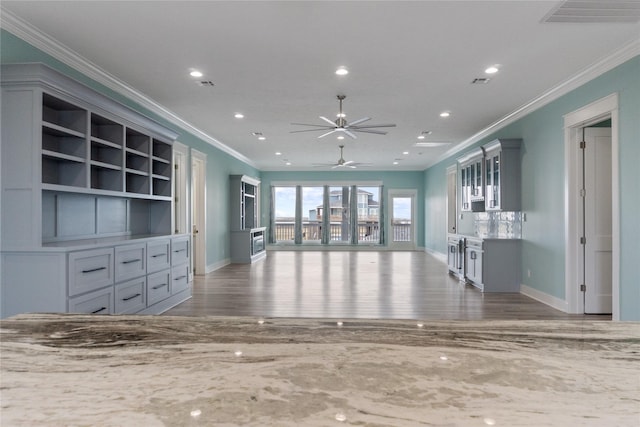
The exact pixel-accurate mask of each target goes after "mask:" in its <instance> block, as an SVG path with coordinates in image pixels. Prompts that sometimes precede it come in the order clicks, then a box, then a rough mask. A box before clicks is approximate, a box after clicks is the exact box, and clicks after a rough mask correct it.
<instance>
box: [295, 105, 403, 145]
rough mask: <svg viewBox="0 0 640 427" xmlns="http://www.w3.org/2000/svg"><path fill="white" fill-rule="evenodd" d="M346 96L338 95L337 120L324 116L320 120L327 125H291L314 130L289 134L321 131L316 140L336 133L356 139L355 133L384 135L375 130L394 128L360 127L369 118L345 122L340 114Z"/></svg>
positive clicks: (383, 125) (343, 115) (382, 132)
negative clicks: (311, 127)
mask: <svg viewBox="0 0 640 427" xmlns="http://www.w3.org/2000/svg"><path fill="white" fill-rule="evenodd" d="M346 97H347V96H346V95H338V96H337V98H338V102H339V103H340V112H339V113H338V115H337V117H338V118H337V119H336V120H335V121H334V120H330V119H328V118H326V117H324V116H320V119H321V120H323V121H325V122H326V123H327V124H325V125H317V124H308V123H291V124H292V125H295V126H313V127H314V128H315V129H303V130H292V131H291V132H290V133H298V132H314V131H323V132H324V133H323V134H321V135H320V136H318V138H324V137H325V136H328V135H331V134H333V133H336V132H340V133H343V134H345V135H347V136H349V137H350V138H352V139H357V138H358V137H357V136H356V132H362V133H372V134H376V135H386V134H387V132H385V131H382V130H378V129H375V128H385V127H387V128H388V127H395V126H396V125H395V124H391V123H389V124H380V125H361V123H364V122H366V121H369V120H371V117H363V118H361V119H358V120H355V121H353V122H351V123H349V122H347V119H346V118H345V114H344V113H343V112H342V101H344V99H345V98H346Z"/></svg>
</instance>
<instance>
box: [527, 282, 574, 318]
mask: <svg viewBox="0 0 640 427" xmlns="http://www.w3.org/2000/svg"><path fill="white" fill-rule="evenodd" d="M520 293H521V294H523V295H526V296H528V297H529V298H533V299H534V300H536V301H540V302H541V303H543V304H546V305H548V306H550V307H553V308H555V309H556V310H560V311H562V312H564V313H568V312H569V305H568V304H567V302H566V301H565V300H563V299H560V298H558V297H554V296H553V295H549V294H547V293H545V292H542V291H539V290H537V289H535V288H532V287H530V286H527V285H523V284H520Z"/></svg>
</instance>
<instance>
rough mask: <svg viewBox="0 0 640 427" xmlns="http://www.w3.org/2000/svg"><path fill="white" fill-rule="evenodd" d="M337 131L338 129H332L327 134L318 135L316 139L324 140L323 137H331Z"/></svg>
mask: <svg viewBox="0 0 640 427" xmlns="http://www.w3.org/2000/svg"><path fill="white" fill-rule="evenodd" d="M337 131H338V129H332V130H330V131H329V132H327V133H323V134H322V135H320V136H319V137H318V138H324V137H325V136H327V135H331V134H332V133H334V132H337Z"/></svg>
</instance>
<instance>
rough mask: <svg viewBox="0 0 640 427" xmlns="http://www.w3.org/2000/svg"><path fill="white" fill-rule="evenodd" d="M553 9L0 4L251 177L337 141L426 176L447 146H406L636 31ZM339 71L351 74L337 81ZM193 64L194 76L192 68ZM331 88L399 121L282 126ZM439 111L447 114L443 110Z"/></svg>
mask: <svg viewBox="0 0 640 427" xmlns="http://www.w3.org/2000/svg"><path fill="white" fill-rule="evenodd" d="M560 3H561V2H558V1H541V0H540V1H522V0H521V1H408V2H404V1H380V2H373V1H281V2H276V1H258V2H249V1H162V2H160V1H156V2H151V1H140V2H133V1H111V2H101V1H83V2H79V1H75V2H73V1H72V2H58V1H44V2H38V1H6V0H3V1H2V8H3V9H4V11H5V12H6V11H9V12H10V13H9V14H10V15H11V16H12V17H13V18H17V21H18V22H20V21H24V22H25V23H27V24H28V25H27V27H28V26H33V27H35V28H36V29H37V30H38V31H39V32H42V33H44V34H46V35H48V36H49V37H51V38H53V39H54V40H56V41H57V42H58V43H60V44H62V45H63V46H66V47H67V48H69V49H71V50H72V51H74V52H76V53H77V54H79V55H80V56H81V57H83V58H84V59H86V60H87V61H89V62H91V63H93V64H95V66H97V67H98V68H100V69H101V70H103V71H105V72H106V73H108V74H110V75H112V76H114V77H116V78H117V79H119V80H120V81H122V82H124V83H125V84H126V85H128V86H130V87H133V88H135V89H136V90H137V91H139V92H141V93H142V94H144V95H145V96H146V97H148V98H150V99H151V100H153V101H155V102H156V103H158V104H160V105H161V106H163V107H165V108H166V109H167V110H169V111H170V112H173V113H174V114H175V115H176V116H178V117H180V118H181V119H183V120H184V121H185V122H187V123H189V124H190V125H192V126H194V127H195V128H197V129H199V130H200V131H202V132H204V133H205V134H207V135H208V136H209V137H210V138H211V139H212V140H213V139H215V140H216V141H219V142H220V143H222V144H224V145H225V146H227V147H229V148H230V149H231V150H232V151H234V152H237V153H239V154H240V155H239V156H238V157H240V158H243V157H244V158H248V159H250V162H251V163H252V164H253V165H255V166H256V167H258V168H259V169H261V170H318V169H317V168H312V167H311V164H312V163H324V162H332V161H336V160H337V159H338V155H339V151H338V145H339V144H340V143H344V144H345V146H346V147H345V158H346V159H347V160H354V161H357V162H368V163H372V164H373V166H372V167H371V169H375V170H422V169H425V168H426V167H427V166H429V165H431V164H433V163H434V162H435V161H436V160H437V159H438V158H441V157H442V156H443V155H444V154H445V152H446V153H452V152H455V150H456V149H455V148H451V147H446V148H417V147H415V146H414V144H415V143H416V142H417V141H418V140H417V136H418V135H419V134H420V133H421V132H423V131H427V130H429V131H432V133H431V134H430V135H428V136H427V138H426V139H425V141H449V142H451V143H452V144H454V145H455V144H461V143H469V141H471V140H472V139H473V137H474V135H477V134H478V133H479V132H482V131H483V130H485V129H487V127H489V126H491V125H492V124H494V123H496V122H498V121H499V120H501V119H503V118H505V117H506V116H508V115H509V114H511V113H513V112H514V111H517V110H518V109H520V108H521V107H523V106H525V105H527V104H529V103H530V102H531V101H532V100H534V99H536V98H537V97H539V96H540V95H541V94H544V93H546V92H548V91H549V90H551V89H553V88H556V87H558V85H562V84H563V83H564V82H566V81H567V80H570V79H572V78H573V77H575V76H576V75H579V74H580V73H583V72H584V71H585V70H587V69H588V68H589V67H591V66H593V65H594V64H596V63H599V62H601V61H602V60H603V59H604V58H607V57H608V56H610V55H612V54H613V53H614V52H616V51H618V50H619V49H620V48H622V47H624V46H627V45H629V43H633V42H637V40H638V39H639V38H640V24H638V22H637V20H635V22H631V23H615V22H613V23H555V22H554V23H545V22H543V20H544V19H545V18H546V17H547V15H549V14H550V13H551V12H553V11H554V10H555V9H556V8H557V7H558V6H559V4H560ZM600 3H603V2H600ZM613 3H614V2H610V4H613ZM615 3H628V4H631V3H633V4H631V6H634V5H635V6H638V1H632V2H629V1H626V2H615ZM492 64H500V72H499V73H498V74H495V75H493V76H491V80H490V82H489V83H488V84H481V85H473V84H471V81H472V80H473V79H474V78H477V77H488V76H487V75H485V74H484V69H485V68H486V67H488V66H489V65H492ZM341 65H343V66H346V67H347V68H348V69H349V71H350V73H349V74H348V75H347V76H344V77H339V76H336V75H335V74H334V71H335V70H336V68H337V67H338V66H341ZM192 68H196V69H198V70H201V71H202V72H203V73H204V76H203V77H202V78H199V79H194V78H192V77H190V76H189V71H190V70H191V69H192ZM200 80H208V81H211V82H213V83H214V84H215V86H213V87H203V86H200V85H198V84H197V81H200ZM339 93H341V94H346V95H347V99H346V100H345V104H344V110H345V112H346V114H347V120H351V121H353V120H356V119H359V118H361V117H364V116H368V117H371V118H372V120H371V121H370V123H373V124H375V123H395V124H397V127H395V128H388V129H387V130H388V131H389V133H388V134H387V135H384V136H382V135H372V134H358V139H357V140H352V139H350V138H348V137H347V138H346V139H345V140H344V141H342V142H340V141H338V140H337V139H336V138H335V135H331V136H327V137H325V138H322V139H317V138H316V136H317V135H319V134H320V132H308V133H290V131H292V130H300V129H302V127H300V126H293V125H291V123H292V122H302V123H315V124H322V123H323V122H322V121H321V120H320V119H319V118H318V117H319V116H327V117H330V118H335V114H336V113H337V110H338V103H337V100H336V95H337V94H339ZM445 110H448V111H451V116H450V117H449V118H447V119H443V118H440V117H439V113H440V112H442V111H445ZM235 112H242V113H243V114H244V115H245V118H244V119H241V120H239V119H235V118H234V113H235ZM252 132H261V133H262V134H263V135H264V136H265V137H266V140H265V141H259V140H258V139H257V138H256V137H255V136H253V135H252ZM276 151H278V152H281V153H282V155H281V156H276V155H275V152H276ZM404 151H408V152H409V154H408V155H405V154H403V152H404ZM284 159H287V160H288V161H290V162H291V166H286V165H285V163H284ZM395 159H400V160H399V161H398V162H399V164H398V165H393V164H392V163H393V161H394V160H395ZM329 170H330V169H329Z"/></svg>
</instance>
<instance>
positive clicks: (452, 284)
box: [165, 251, 611, 320]
mask: <svg viewBox="0 0 640 427" xmlns="http://www.w3.org/2000/svg"><path fill="white" fill-rule="evenodd" d="M165 314H166V315H174V316H253V317H265V318H268V317H307V318H337V319H343V318H344V319H346V318H368V319H424V320H479V319H522V320H532V319H533V320H535V319H541V320H542V319H562V320H580V319H589V320H598V319H601V320H610V319H611V316H585V315H570V314H566V313H563V312H561V311H558V310H555V309H553V308H551V307H549V306H547V305H545V304H542V303H540V302H538V301H535V300H533V299H531V298H529V297H526V296H524V295H522V294H517V293H514V294H489V293H485V294H483V293H481V292H480V291H478V290H477V289H476V288H474V287H472V286H469V285H465V284H463V283H461V282H459V281H458V280H457V279H455V278H453V277H452V276H450V275H449V274H448V272H447V267H446V265H444V264H443V263H442V262H440V261H438V260H437V259H436V258H434V257H433V256H432V255H429V254H426V253H424V252H410V251H406V252H390V251H385V252H373V251H361V252H357V251H344V252H336V251H334V252H328V251H324V252H323V251H317V252H315V251H270V252H269V254H268V256H267V258H266V259H265V260H262V261H259V262H257V263H255V264H231V265H228V266H226V267H223V268H221V269H219V270H216V271H214V272H212V273H210V274H207V275H206V276H196V278H195V280H194V283H193V298H191V299H190V300H188V301H186V302H184V303H182V304H180V305H178V306H176V307H174V308H173V309H171V310H168V311H167V312H166V313H165Z"/></svg>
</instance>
